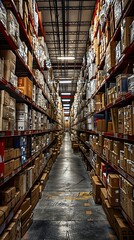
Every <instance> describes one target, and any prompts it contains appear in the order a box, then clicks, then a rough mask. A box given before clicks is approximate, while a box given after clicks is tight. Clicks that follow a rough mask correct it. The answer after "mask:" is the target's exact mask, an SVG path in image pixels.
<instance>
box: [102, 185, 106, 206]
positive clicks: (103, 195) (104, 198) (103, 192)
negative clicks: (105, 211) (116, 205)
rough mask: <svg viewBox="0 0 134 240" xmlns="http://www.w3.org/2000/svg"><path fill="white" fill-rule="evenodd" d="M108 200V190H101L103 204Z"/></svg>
mask: <svg viewBox="0 0 134 240" xmlns="http://www.w3.org/2000/svg"><path fill="white" fill-rule="evenodd" d="M106 199H107V190H106V188H101V200H102V203H104V201H105V200H106Z"/></svg>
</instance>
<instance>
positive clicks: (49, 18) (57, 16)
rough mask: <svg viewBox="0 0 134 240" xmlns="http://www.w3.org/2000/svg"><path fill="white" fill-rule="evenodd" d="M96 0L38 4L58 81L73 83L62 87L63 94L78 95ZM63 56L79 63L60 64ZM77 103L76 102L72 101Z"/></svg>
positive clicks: (51, 0) (57, 0)
mask: <svg viewBox="0 0 134 240" xmlns="http://www.w3.org/2000/svg"><path fill="white" fill-rule="evenodd" d="M95 2H96V1H95V0H85V1H78V0H75V1H71V0H65V1H64V0H61V1H60V0H38V1H37V3H38V7H39V10H40V11H41V12H42V18H43V19H42V20H43V26H44V30H45V36H46V43H47V47H48V52H49V56H50V60H51V64H52V67H53V72H54V77H55V79H56V80H58V81H59V80H68V81H70V80H72V83H67V84H66V83H64V84H60V88H59V90H60V94H61V93H62V92H67V93H71V95H72V96H74V94H75V92H76V82H77V80H78V77H79V74H80V70H81V66H82V61H83V56H84V54H85V51H86V45H87V42H88V33H89V27H90V25H91V19H92V15H93V10H94V6H95ZM60 56H72V57H75V60H58V59H57V58H58V57H60ZM72 101H73V99H72Z"/></svg>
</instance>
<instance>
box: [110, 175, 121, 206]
mask: <svg viewBox="0 0 134 240" xmlns="http://www.w3.org/2000/svg"><path fill="white" fill-rule="evenodd" d="M107 193H108V195H107V196H108V201H109V203H110V205H111V206H112V207H118V206H119V205H120V191H119V175H117V174H108V189H107Z"/></svg>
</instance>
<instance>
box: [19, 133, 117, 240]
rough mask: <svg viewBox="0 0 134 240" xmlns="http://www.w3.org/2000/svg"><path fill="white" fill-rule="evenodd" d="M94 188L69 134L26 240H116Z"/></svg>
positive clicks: (37, 207) (24, 238)
mask: <svg viewBox="0 0 134 240" xmlns="http://www.w3.org/2000/svg"><path fill="white" fill-rule="evenodd" d="M91 191H92V186H91V183H90V180H89V177H88V174H87V172H86V169H85V166H84V164H83V162H82V161H81V157H80V154H78V153H75V154H74V153H73V150H72V148H71V142H70V138H69V134H68V133H66V135H65V138H64V142H63V146H62V148H61V153H60V155H59V156H58V158H57V160H56V162H55V164H54V166H53V168H52V170H51V173H50V176H49V180H48V182H47V185H46V187H45V189H44V191H43V196H42V199H41V200H40V201H39V203H38V204H37V206H36V208H35V210H34V222H33V224H32V226H31V227H30V229H29V230H28V232H27V233H26V234H25V236H24V237H23V240H64V239H65V240H91V239H92V240H117V238H116V236H115V235H114V232H113V231H112V228H111V227H110V225H109V223H108V221H107V218H106V215H105V213H104V211H103V209H102V207H101V206H100V205H96V204H95V203H94V201H93V198H92V193H91Z"/></svg>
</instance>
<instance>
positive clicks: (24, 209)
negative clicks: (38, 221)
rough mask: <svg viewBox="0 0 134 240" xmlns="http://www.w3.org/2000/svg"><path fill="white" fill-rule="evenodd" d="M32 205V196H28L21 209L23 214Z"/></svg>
mask: <svg viewBox="0 0 134 240" xmlns="http://www.w3.org/2000/svg"><path fill="white" fill-rule="evenodd" d="M29 207H30V198H26V200H25V201H24V202H23V203H22V205H21V207H20V209H21V211H22V214H23V213H24V212H25V211H26V210H27V209H28V208H29Z"/></svg>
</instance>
